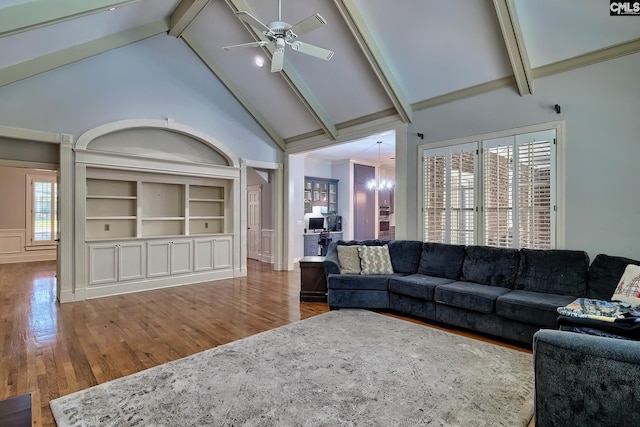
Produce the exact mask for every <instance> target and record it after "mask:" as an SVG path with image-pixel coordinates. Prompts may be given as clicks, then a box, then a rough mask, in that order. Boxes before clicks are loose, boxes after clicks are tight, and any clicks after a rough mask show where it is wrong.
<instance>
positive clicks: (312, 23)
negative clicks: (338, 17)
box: [289, 13, 327, 36]
mask: <svg viewBox="0 0 640 427" xmlns="http://www.w3.org/2000/svg"><path fill="white" fill-rule="evenodd" d="M326 23H327V21H325V20H324V18H323V17H322V16H320V15H319V14H318V13H315V14H313V15H311V16H309V17H308V18H305V19H303V20H302V21H300V22H298V23H297V24H295V25H294V26H293V27H291V28H289V31H291V32H292V33H294V34H295V35H296V36H299V35H302V34H306V33H308V32H309V31H313V30H315V29H316V28H320V27H322V26H323V25H326Z"/></svg>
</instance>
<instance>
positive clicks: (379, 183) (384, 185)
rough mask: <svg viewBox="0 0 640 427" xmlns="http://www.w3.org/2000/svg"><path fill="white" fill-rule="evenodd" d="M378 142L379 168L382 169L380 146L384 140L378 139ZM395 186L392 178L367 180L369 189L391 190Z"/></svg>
mask: <svg viewBox="0 0 640 427" xmlns="http://www.w3.org/2000/svg"><path fill="white" fill-rule="evenodd" d="M376 144H378V170H380V147H381V146H382V141H377V142H376ZM392 188H393V182H392V181H390V180H385V179H383V180H375V179H372V180H371V181H369V182H367V189H368V190H371V191H372V190H378V191H379V190H391V189H392Z"/></svg>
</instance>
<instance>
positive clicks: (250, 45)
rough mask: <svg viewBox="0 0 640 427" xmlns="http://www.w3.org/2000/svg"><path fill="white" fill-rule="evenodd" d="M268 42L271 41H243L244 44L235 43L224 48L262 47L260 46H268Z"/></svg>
mask: <svg viewBox="0 0 640 427" xmlns="http://www.w3.org/2000/svg"><path fill="white" fill-rule="evenodd" d="M268 44H269V42H267V41H263V40H261V41H257V42H251V43H242V44H234V45H232V46H224V47H223V48H222V50H229V49H235V48H237V47H260V46H266V45H268Z"/></svg>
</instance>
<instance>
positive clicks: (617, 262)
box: [324, 240, 640, 345]
mask: <svg viewBox="0 0 640 427" xmlns="http://www.w3.org/2000/svg"><path fill="white" fill-rule="evenodd" d="M340 245H346V246H353V245H358V246H361V245H364V246H383V245H387V246H388V251H389V256H390V259H391V265H392V267H393V273H392V274H379V275H362V274H343V273H341V265H340V260H339V257H338V246H340ZM629 263H634V264H640V262H638V261H634V260H629V259H626V258H621V257H610V256H607V255H598V257H596V259H595V260H594V263H593V264H592V266H591V269H590V267H589V256H588V255H587V253H586V252H584V251H575V250H533V249H520V250H517V249H507V248H494V247H488V246H462V245H447V244H440V243H429V242H426V243H423V242H420V241H412V240H391V241H382V240H368V241H338V242H332V243H331V244H330V245H329V248H328V250H327V255H326V258H325V261H324V268H325V272H326V274H327V288H328V303H329V307H330V308H331V309H339V308H347V307H351V308H369V309H382V310H393V311H396V312H399V313H403V314H409V315H412V316H417V317H420V318H423V319H427V320H432V321H437V322H441V323H444V324H448V325H452V326H456V327H460V328H465V329H470V330H473V331H477V332H481V333H484V334H488V335H493V336H496V337H500V338H505V339H509V340H514V341H518V342H521V343H526V344H529V345H531V343H532V340H533V335H534V334H535V333H536V332H537V331H538V330H540V329H544V328H547V329H557V328H558V324H557V318H558V313H557V308H558V307H560V306H564V305H567V304H568V303H570V302H572V301H573V300H574V299H576V298H578V297H593V298H600V299H608V298H610V297H611V295H612V294H613V291H614V289H615V287H616V285H617V283H618V280H619V279H620V277H621V276H622V272H623V271H624V267H625V266H626V265H627V264H629ZM590 272H591V277H590ZM389 273H391V272H389Z"/></svg>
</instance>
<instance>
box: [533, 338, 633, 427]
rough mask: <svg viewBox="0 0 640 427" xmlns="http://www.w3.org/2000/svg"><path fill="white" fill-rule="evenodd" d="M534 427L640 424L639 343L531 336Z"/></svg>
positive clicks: (603, 339)
mask: <svg viewBox="0 0 640 427" xmlns="http://www.w3.org/2000/svg"><path fill="white" fill-rule="evenodd" d="M533 360H534V371H535V382H536V398H535V402H536V410H535V413H536V421H535V425H536V427H548V426H638V425H640V389H639V388H638V385H639V384H640V343H638V342H637V341H627V340H621V339H615V338H606V337H599V336H592V335H584V334H576V333H573V332H565V331H551V330H541V331H538V332H536V334H535V335H534V338H533Z"/></svg>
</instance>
